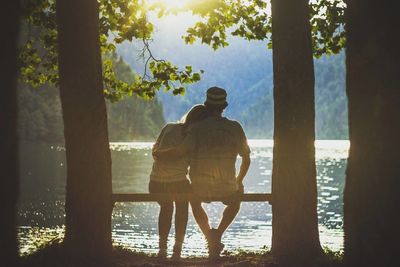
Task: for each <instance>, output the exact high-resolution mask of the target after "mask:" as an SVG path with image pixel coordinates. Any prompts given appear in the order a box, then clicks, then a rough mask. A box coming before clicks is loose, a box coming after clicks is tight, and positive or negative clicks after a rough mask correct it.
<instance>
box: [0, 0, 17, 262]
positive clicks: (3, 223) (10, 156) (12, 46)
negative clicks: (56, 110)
mask: <svg viewBox="0 0 400 267" xmlns="http://www.w3.org/2000/svg"><path fill="white" fill-rule="evenodd" d="M1 8H2V9H1V10H2V12H1V16H0V25H2V28H3V32H2V36H3V37H4V38H2V40H1V42H0V51H2V56H1V59H0V166H1V167H0V181H1V186H0V203H1V204H0V217H1V218H0V259H1V265H2V266H3V264H4V266H16V265H17V261H18V244H17V232H16V213H17V200H18V178H19V177H18V146H17V145H18V139H17V82H16V81H17V38H18V31H19V1H7V2H5V3H2V7H1Z"/></svg>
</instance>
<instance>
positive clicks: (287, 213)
mask: <svg viewBox="0 0 400 267" xmlns="http://www.w3.org/2000/svg"><path fill="white" fill-rule="evenodd" d="M308 14H309V12H308V1H306V0H302V1H300V0H273V1H272V38H273V69H274V122H275V123H274V149H273V169H272V194H273V202H272V214H273V218H272V253H273V255H274V256H275V257H276V258H278V259H290V260H294V261H303V260H304V261H308V260H312V259H315V257H317V256H319V255H321V252H322V249H321V245H320V242H319V233H318V218H317V183H316V167H315V148H314V140H315V129H314V128H315V111H314V66H313V55H312V46H311V33H310V24H309V15H308Z"/></svg>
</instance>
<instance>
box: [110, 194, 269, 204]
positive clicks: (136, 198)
mask: <svg viewBox="0 0 400 267" xmlns="http://www.w3.org/2000/svg"><path fill="white" fill-rule="evenodd" d="M192 198H193V195H192V194H175V195H169V194H147V193H136V194H112V201H113V203H115V202H155V201H163V200H164V201H165V200H173V201H179V200H180V201H182V200H191V199H192ZM197 199H198V198H197ZM231 199H232V198H231ZM233 199H235V200H236V199H238V200H240V201H246V202H260V201H266V202H271V200H272V194H266V193H246V194H241V195H238V196H236V197H235V198H233ZM201 200H207V201H225V200H229V199H228V198H222V197H215V198H208V199H201Z"/></svg>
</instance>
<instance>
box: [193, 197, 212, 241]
mask: <svg viewBox="0 0 400 267" xmlns="http://www.w3.org/2000/svg"><path fill="white" fill-rule="evenodd" d="M190 206H192V212H193V216H194V219H195V220H196V222H197V224H198V225H199V227H200V230H201V231H202V232H203V234H204V236H205V237H206V238H207V236H208V233H209V232H210V223H209V222H208V216H207V213H206V212H205V210H204V209H203V206H202V205H201V202H200V201H196V200H193V201H191V202H190Z"/></svg>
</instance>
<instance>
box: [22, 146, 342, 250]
mask: <svg viewBox="0 0 400 267" xmlns="http://www.w3.org/2000/svg"><path fill="white" fill-rule="evenodd" d="M249 144H250V147H251V150H252V152H251V158H252V163H251V166H250V169H249V172H248V174H247V176H246V178H245V181H244V185H245V191H246V192H248V193H270V192H271V170H272V146H273V142H272V141H271V140H249ZM152 145H153V143H151V142H131V143H111V144H110V147H111V151H112V160H113V191H114V193H147V185H148V179H149V178H148V176H149V173H150V170H151V165H152V157H151V147H152ZM348 149H349V142H348V141H347V140H335V141H329V140H320V141H316V160H317V162H316V163H317V182H318V218H319V231H320V239H321V243H322V245H323V246H326V247H329V248H330V249H332V250H335V251H338V250H342V249H343V228H342V226H343V208H342V206H343V205H342V203H343V187H344V178H345V168H346V163H347V157H348ZM20 150H21V151H20V174H21V188H20V201H19V210H18V225H19V228H18V229H19V231H18V234H19V242H20V253H21V254H26V253H29V252H32V251H34V250H35V249H36V248H37V247H38V246H40V245H41V244H43V243H44V242H47V241H49V240H52V239H54V238H61V237H62V236H63V234H64V222H65V214H64V196H65V192H64V191H65V177H66V161H65V149H64V148H63V147H61V146H57V145H44V144H32V143H23V144H21V147H20ZM239 163H240V161H239V160H238V164H239ZM223 207H224V206H223V205H222V204H221V203H211V204H206V205H205V208H206V210H207V211H208V214H209V215H210V220H211V225H212V226H214V227H216V226H217V223H218V220H219V216H220V214H221V212H222V210H223ZM158 212H159V207H158V205H157V204H156V203H117V204H116V205H115V207H114V210H113V214H112V235H113V241H114V243H115V244H118V245H122V246H125V247H128V248H130V249H132V250H137V251H142V252H148V253H156V252H157V247H158V235H157V216H158ZM271 219H272V214H271V206H270V205H268V204H267V203H258V202H254V203H250V202H244V203H242V205H241V210H240V212H239V214H238V215H237V217H236V219H235V220H234V222H233V223H232V225H231V226H230V227H229V228H228V230H227V231H226V233H225V234H224V236H223V243H224V244H225V249H226V250H227V251H231V252H235V251H238V250H239V249H240V250H247V251H260V250H261V249H262V248H265V247H270V245H271V233H272V229H271ZM173 232H174V226H172V229H171V235H170V242H169V250H170V252H171V250H172V245H173ZM189 255H197V256H202V255H207V251H206V245H205V240H204V238H203V236H202V234H201V232H200V230H199V228H198V226H197V225H196V223H195V221H194V219H193V216H192V214H191V212H190V214H189V222H188V228H187V233H186V238H185V243H184V246H183V256H189Z"/></svg>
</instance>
